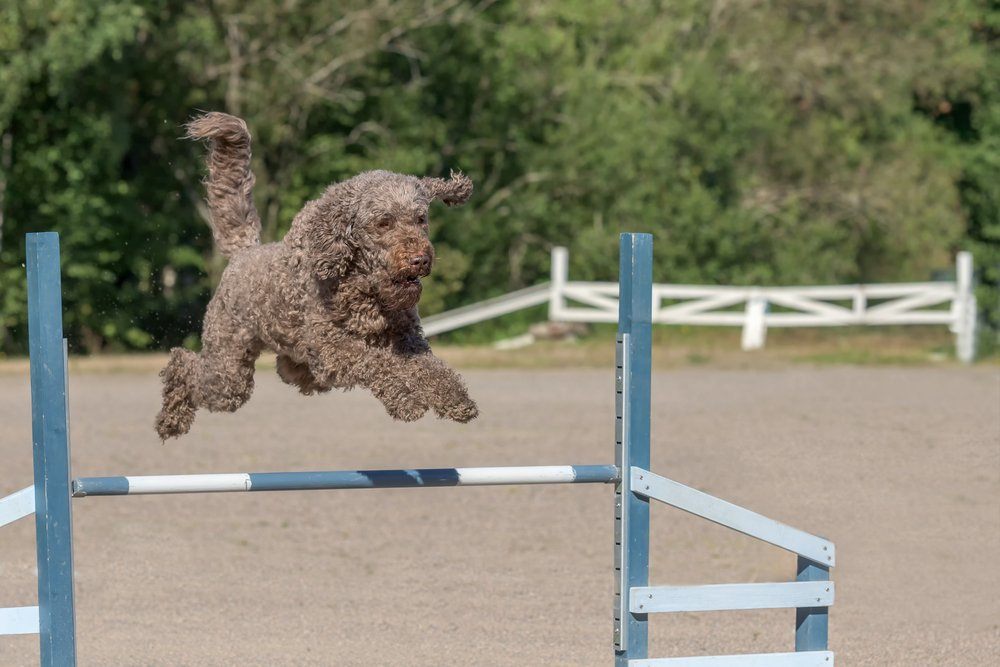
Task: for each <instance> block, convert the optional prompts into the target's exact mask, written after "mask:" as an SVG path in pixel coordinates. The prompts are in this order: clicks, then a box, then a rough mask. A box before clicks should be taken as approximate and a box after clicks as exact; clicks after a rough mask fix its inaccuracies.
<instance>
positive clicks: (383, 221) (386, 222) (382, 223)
mask: <svg viewBox="0 0 1000 667" xmlns="http://www.w3.org/2000/svg"><path fill="white" fill-rule="evenodd" d="M390 225H392V218H391V217H389V216H386V217H384V218H379V221H378V226H379V228H381V229H388V228H389V226H390Z"/></svg>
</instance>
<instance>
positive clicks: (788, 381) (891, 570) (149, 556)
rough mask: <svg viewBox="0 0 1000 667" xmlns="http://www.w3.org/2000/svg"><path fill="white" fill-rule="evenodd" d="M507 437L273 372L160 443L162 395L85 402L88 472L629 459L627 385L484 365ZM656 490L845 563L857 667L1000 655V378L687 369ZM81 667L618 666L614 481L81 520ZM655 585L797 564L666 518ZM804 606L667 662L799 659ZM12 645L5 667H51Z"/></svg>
mask: <svg viewBox="0 0 1000 667" xmlns="http://www.w3.org/2000/svg"><path fill="white" fill-rule="evenodd" d="M467 377H468V380H469V384H470V386H471V388H472V390H473V392H474V394H475V396H476V397H477V398H478V400H479V402H480V406H481V407H482V411H483V417H482V418H481V419H480V420H479V421H478V422H476V423H474V424H472V425H469V426H459V425H455V424H450V423H443V422H439V421H435V420H433V419H427V420H424V421H422V422H418V423H416V424H409V425H406V424H396V423H393V422H391V421H390V420H389V419H388V418H387V417H386V416H385V415H384V413H383V412H382V410H381V407H380V406H379V405H378V404H377V403H376V402H375V401H374V400H373V399H372V398H371V397H369V396H367V395H365V394H363V393H353V394H337V395H330V396H324V397H318V398H310V399H305V398H301V397H299V396H297V395H296V394H295V393H294V392H292V391H291V390H290V389H289V388H288V387H285V386H283V385H281V384H279V383H278V382H277V380H276V379H275V378H274V376H273V372H270V371H267V372H264V371H262V372H261V373H260V374H259V380H258V389H257V393H256V395H255V396H254V398H253V400H252V401H251V402H250V404H249V405H248V406H247V407H246V408H244V409H243V410H242V411H241V412H240V413H238V415H236V416H234V415H207V414H206V415H200V416H199V419H198V422H197V423H196V426H195V430H194V432H193V433H192V434H190V435H189V436H187V437H186V438H184V439H182V440H181V441H179V442H172V443H170V444H169V445H166V446H161V445H160V443H159V442H158V441H157V440H156V438H155V436H154V434H153V431H152V428H151V424H152V418H153V414H154V413H155V412H156V408H157V398H158V397H157V393H158V387H157V378H156V377H155V375H153V374H152V373H118V374H77V375H75V376H74V377H73V380H72V420H73V464H74V468H75V474H76V475H78V476H87V475H102V474H125V473H131V474H143V473H145V474H154V473H170V472H174V473H180V472H190V473H196V472H239V471H267V470H307V469H345V468H378V467H400V466H405V467H435V466H438V467H440V466H452V465H529V464H531V465H534V464H562V463H610V462H611V461H612V458H613V444H612V440H613V428H612V427H613V420H612V416H613V394H612V391H613V378H612V376H611V373H610V371H608V370H572V371H569V370H535V371H531V370H517V371H511V370H476V371H470V372H469V373H468V374H467ZM653 402H654V422H653V468H654V470H655V471H658V472H660V473H661V474H664V475H667V476H669V477H672V478H674V479H677V480H679V481H682V482H685V483H688V484H691V485H693V486H696V487H698V488H701V489H703V490H706V491H708V492H710V493H714V494H717V495H720V496H722V497H725V498H727V499H729V500H731V501H733V502H737V503H740V504H743V505H745V506H748V507H750V508H752V509H755V510H757V511H759V512H762V513H764V514H766V515H769V516H771V517H774V518H776V519H779V520H781V521H784V522H786V523H790V524H792V525H794V526H797V527H800V528H803V529H805V530H809V531H813V532H816V533H819V534H823V535H825V536H827V537H829V538H831V539H832V540H834V541H835V542H836V544H837V549H838V560H839V563H838V567H837V568H836V569H835V571H834V579H835V581H836V584H837V602H836V604H835V606H834V608H833V610H832V616H831V637H832V648H833V649H834V650H835V651H836V652H837V656H838V662H839V664H842V665H903V664H906V665H986V664H996V663H995V662H993V660H995V659H996V656H997V655H998V653H1000V630H998V626H1000V568H997V566H996V564H995V563H996V559H997V554H998V553H1000V371H998V369H997V368H996V367H995V366H994V367H992V368H978V369H971V370H969V369H961V368H957V367H939V368H928V367H924V368H850V367H841V368H829V367H828V368H811V367H802V366H799V367H792V368H784V369H780V368H779V369H775V368H766V369H763V370H758V371H747V370H724V369H718V368H688V369H676V370H668V371H660V372H657V373H656V375H655V377H654V394H653ZM28 409H29V395H28V383H27V378H26V377H24V376H20V375H16V374H8V375H4V376H2V377H0V425H2V426H0V462H2V465H0V494H6V493H9V492H11V491H14V490H16V489H19V488H21V487H23V486H26V485H28V484H29V483H30V480H31V455H30V433H29V430H30V420H29V416H28ZM73 511H74V514H75V538H76V539H75V545H76V569H77V605H78V606H77V624H78V632H79V652H80V663H81V665H84V666H91V665H100V666H104V665H129V666H131V665H235V664H244V665H366V666H369V665H400V666H410V665H543V664H544V665H610V664H612V658H611V656H612V652H611V613H610V611H611V596H612V575H611V571H612V513H613V508H612V492H611V488H610V487H608V486H604V485H586V486H575V487H569V486H563V487H494V488H464V489H403V490H375V491H371V490H367V491H358V492H347V491H336V492H312V493H302V492H295V493H274V494H263V493H262V494H220V495H203V496H147V497H132V498H90V499H84V500H78V501H75V502H74V505H73ZM33 532H34V531H33V523H32V522H30V521H29V520H22V521H20V522H18V523H16V524H13V525H10V526H7V527H5V528H4V529H2V531H0V535H2V537H0V606H15V605H22V604H33V603H34V602H33V601H34V599H35V579H34V562H33V559H34V556H33V548H34V545H33ZM653 535H654V540H653V551H652V576H651V580H652V582H653V583H662V584H666V583H681V584H683V583H721V582H751V581H782V580H789V579H790V578H792V577H794V557H793V556H792V555H790V554H787V553H785V552H783V551H781V550H778V549H775V548H773V547H769V546H768V545H765V544H762V543H757V542H755V541H754V540H751V539H749V538H746V537H743V536H740V535H738V534H735V533H731V532H730V531H727V530H725V529H723V528H720V527H718V526H715V525H713V524H709V523H707V522H705V521H702V520H699V519H696V518H694V517H691V516H688V515H686V514H683V513H681V512H677V511H675V510H671V509H670V508H667V507H665V506H658V507H656V508H655V509H654V510H653ZM793 619H794V612H792V611H786V610H781V611H773V612H772V611H767V612H738V613H737V612H727V613H705V614H684V615H659V616H657V617H655V618H654V620H653V640H652V652H651V653H652V655H653V656H656V657H665V656H668V655H669V656H682V655H696V654H710V653H722V652H765V651H781V650H791V647H792V641H793V639H792V638H793V626H794V622H793ZM37 651H38V649H37V638H36V637H34V636H25V637H4V638H0V665H2V666H3V667H7V666H11V665H30V664H35V661H36V660H37Z"/></svg>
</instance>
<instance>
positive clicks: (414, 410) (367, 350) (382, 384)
mask: <svg viewBox="0 0 1000 667" xmlns="http://www.w3.org/2000/svg"><path fill="white" fill-rule="evenodd" d="M306 356H307V359H308V364H309V370H310V372H311V373H312V375H313V377H314V378H316V381H317V382H318V383H319V384H320V385H323V386H326V387H339V388H341V389H352V388H354V387H364V388H366V389H368V390H369V391H371V392H372V395H374V396H375V398H377V399H378V400H379V401H381V402H382V405H383V406H385V410H386V412H388V413H389V416H391V417H392V418H393V419H399V420H401V421H415V420H417V419H420V418H421V417H423V416H424V414H425V413H426V412H427V410H428V408H429V407H430V406H429V404H428V402H427V400H426V399H425V397H424V394H423V392H421V391H420V385H419V378H418V377H417V375H416V374H414V373H413V369H412V367H411V366H410V365H409V364H406V363H401V360H400V358H399V357H398V356H397V355H395V354H392V353H391V352H390V351H389V350H387V349H385V348H380V347H373V346H370V345H367V344H365V343H364V342H363V341H360V340H357V339H354V338H347V337H344V336H336V337H334V336H325V337H322V338H319V340H317V341H316V342H315V343H314V345H313V346H312V349H311V350H310V351H309V353H308V354H307V355H306Z"/></svg>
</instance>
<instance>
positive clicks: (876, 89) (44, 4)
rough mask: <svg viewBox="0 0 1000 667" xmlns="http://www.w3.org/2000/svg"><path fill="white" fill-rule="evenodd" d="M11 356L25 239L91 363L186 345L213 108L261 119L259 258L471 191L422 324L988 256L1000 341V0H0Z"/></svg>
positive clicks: (191, 331) (441, 227)
mask: <svg viewBox="0 0 1000 667" xmlns="http://www.w3.org/2000/svg"><path fill="white" fill-rule="evenodd" d="M0 6H2V11H0V52H2V54H3V57H2V58H0V234H2V235H0V350H2V351H4V352H6V353H20V352H23V351H24V350H25V347H26V339H27V331H26V312H25V284H24V276H23V273H24V269H23V262H24V234H25V232H30V231H42V230H55V231H58V232H59V233H60V234H61V236H62V244H63V262H64V289H65V303H66V328H67V334H68V335H69V336H70V337H71V342H72V344H73V346H74V347H75V348H76V349H78V350H81V351H88V352H98V351H121V350H139V349H162V348H166V347H169V346H171V345H176V344H179V343H184V342H187V343H188V344H192V343H195V342H196V341H197V338H196V336H197V332H198V329H199V328H200V319H201V315H202V313H203V312H204V306H205V304H206V302H207V300H208V298H209V296H210V291H211V287H212V285H213V282H214V280H216V279H217V277H218V274H219V271H220V269H221V264H220V262H219V260H218V259H217V258H216V257H215V256H214V254H213V250H212V246H211V237H210V234H209V231H208V227H207V225H206V224H205V221H204V216H205V215H206V209H205V206H204V203H203V201H202V197H203V193H202V188H201V185H200V180H201V177H202V162H201V160H202V148H201V147H200V146H197V145H193V144H191V143H190V142H185V141H181V140H179V137H180V136H181V134H182V129H181V126H182V124H183V123H184V121H185V120H186V119H187V118H189V117H190V116H191V115H192V114H193V113H194V112H195V110H197V109H204V110H225V111H228V112H230V113H234V114H238V115H241V116H243V117H245V118H246V119H247V120H248V122H249V124H250V126H251V129H252V131H253V133H254V140H255V157H254V159H255V165H254V166H255V169H256V172H257V175H258V185H257V190H256V200H257V207H258V209H259V210H260V211H261V216H262V218H263V224H264V234H265V236H266V238H267V239H268V240H274V239H278V238H280V237H281V235H282V234H283V233H284V231H285V230H286V229H287V227H288V225H289V223H290V222H291V219H292V217H293V215H294V214H295V212H296V211H298V209H299V208H300V207H301V205H302V204H303V203H304V202H305V201H306V200H308V199H310V198H312V197H315V196H317V195H318V194H319V193H320V192H321V190H322V189H323V187H324V186H325V185H326V184H328V183H329V182H331V181H335V180H338V179H343V178H346V177H349V176H351V175H353V174H355V173H357V172H359V171H362V170H365V169H372V168H385V169H391V170H396V171H403V172H410V173H415V174H446V173H447V171H448V169H449V168H460V169H462V170H463V171H465V172H466V173H468V174H469V175H471V176H472V178H473V179H474V180H475V181H476V187H477V190H476V196H475V197H474V199H473V201H472V202H470V204H469V205H468V206H466V207H463V208H459V209H455V210H445V209H444V208H443V207H441V208H440V209H439V210H436V211H435V215H434V218H433V222H432V227H433V238H434V240H435V243H436V245H437V248H438V251H439V256H440V258H441V261H440V262H439V265H438V268H437V272H436V274H435V277H434V279H433V281H432V282H431V284H430V285H429V287H428V289H427V291H426V293H425V301H424V302H423V304H422V307H421V311H422V312H423V313H424V314H429V313H432V312H435V311H437V310H440V309H443V308H446V307H452V306H455V305H460V304H464V303H470V302H472V301H475V300H478V299H481V298H485V297H489V296H493V295H496V294H500V293H503V292H506V291H509V290H511V289H514V288H518V287H522V286H525V285H530V284H532V283H534V282H537V281H540V280H544V279H545V278H546V276H547V273H548V253H549V250H550V248H551V247H552V246H553V245H567V246H569V247H570V257H571V260H572V266H571V275H572V276H574V277H575V278H580V279H586V278H593V279H613V278H614V276H615V275H616V263H617V253H616V249H617V241H616V238H615V237H616V235H617V234H618V233H619V232H620V231H623V230H634V231H650V232H652V233H653V234H654V235H655V237H656V241H657V243H656V268H655V274H654V275H655V278H656V279H657V280H658V281H660V282H700V283H718V284H751V283H757V284H802V283H843V282H858V281H894V280H925V279H927V278H928V277H929V276H930V275H931V274H932V272H933V271H934V270H939V269H942V268H947V267H949V266H952V265H953V262H954V258H953V255H954V252H955V251H956V250H958V249H963V248H966V249H970V250H972V251H973V252H974V253H975V258H976V265H977V269H978V280H979V282H980V291H979V303H980V306H981V308H982V317H983V321H984V324H985V325H986V326H985V327H983V329H984V330H985V331H986V333H985V335H984V340H983V342H982V343H981V349H984V351H986V352H989V350H990V346H991V345H993V344H995V341H996V336H997V333H996V332H997V329H998V328H1000V291H998V289H997V286H998V284H1000V210H998V209H1000V99H998V98H1000V89H998V86H1000V65H998V62H1000V61H998V53H997V36H998V34H1000V4H998V3H997V2H995V1H993V0H957V1H954V2H947V3H943V2H935V1H933V0H927V1H924V0H880V1H879V2H865V1H863V0H785V1H780V2H779V1H768V0H712V1H706V0H674V1H672V2H653V1H640V0H636V1H622V0H619V1H612V0H560V1H554V2H540V3H528V2H491V1H490V0H481V1H480V2H460V1H459V0H419V1H414V0H400V1H397V2H386V1H384V0H375V1H374V2H362V1H353V0H351V1H346V2H345V1H331V2H307V1H305V0H240V1H236V0H197V1H182V0H175V1H172V0H148V1H133V0H104V1H102V2H98V1H96V0H95V1H89V2H88V1H86V0H0Z"/></svg>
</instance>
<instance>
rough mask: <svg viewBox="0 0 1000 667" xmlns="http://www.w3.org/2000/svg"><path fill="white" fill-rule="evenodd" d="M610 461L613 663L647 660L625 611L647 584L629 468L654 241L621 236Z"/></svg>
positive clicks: (645, 351) (646, 380)
mask: <svg viewBox="0 0 1000 667" xmlns="http://www.w3.org/2000/svg"><path fill="white" fill-rule="evenodd" d="M618 284H619V286H618V289H619V305H618V349H619V354H618V363H617V367H618V368H617V371H616V373H617V378H616V379H617V383H616V384H617V392H618V396H617V400H616V408H617V409H616V425H615V435H616V447H615V459H616V463H617V465H618V468H619V469H620V470H621V479H620V480H619V482H618V485H617V487H616V489H615V575H616V578H615V582H616V585H615V633H614V646H615V665H616V667H627V666H628V664H629V660H637V659H642V658H646V657H648V651H649V628H648V623H647V618H648V615H647V614H646V613H633V612H631V611H630V610H629V605H630V601H629V597H630V591H631V589H632V588H634V587H640V586H648V585H649V499H648V498H646V497H645V496H640V495H637V494H635V493H632V487H631V474H630V472H631V468H632V466H637V467H640V468H643V469H645V470H649V469H650V465H649V410H650V372H651V356H650V355H651V353H652V347H651V346H652V314H653V303H652V301H653V237H652V236H651V235H649V234H622V236H621V246H620V259H619V266H618Z"/></svg>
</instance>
